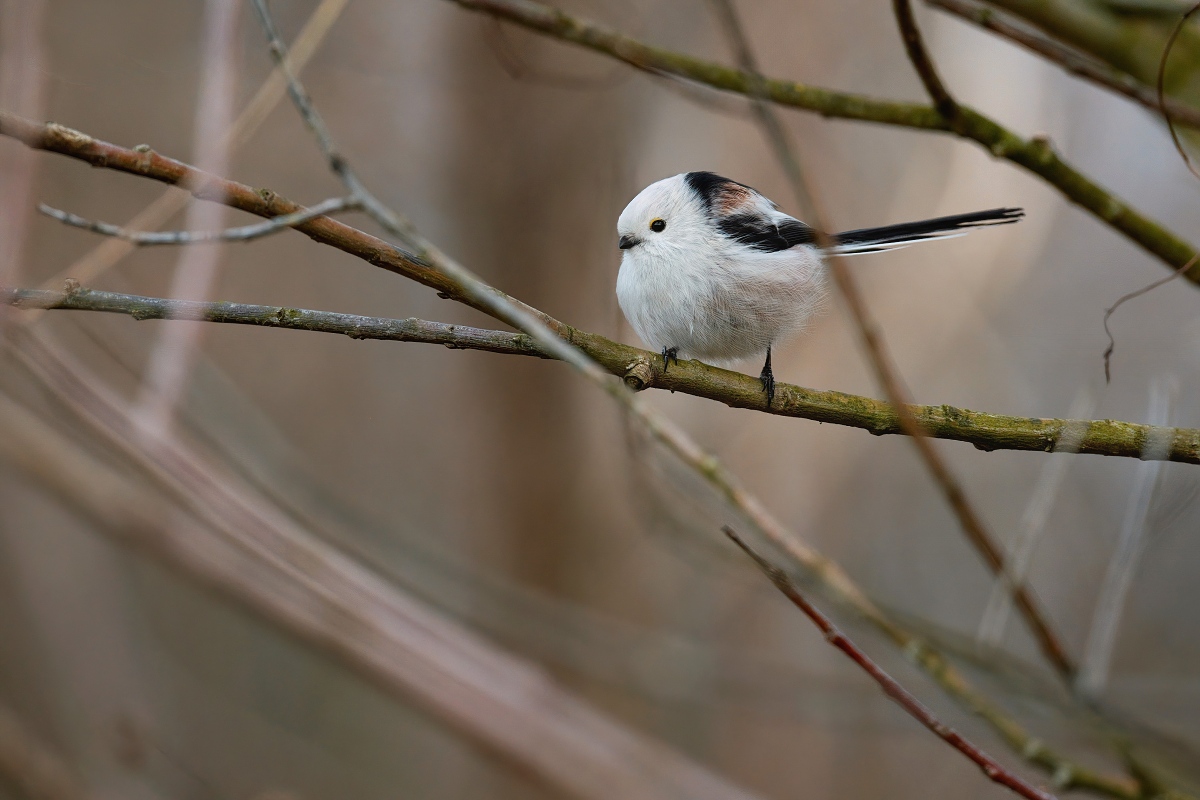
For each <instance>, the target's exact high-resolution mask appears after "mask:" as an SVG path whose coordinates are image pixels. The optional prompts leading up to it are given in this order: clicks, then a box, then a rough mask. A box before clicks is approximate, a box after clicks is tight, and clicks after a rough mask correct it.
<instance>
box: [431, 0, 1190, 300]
mask: <svg viewBox="0 0 1200 800" xmlns="http://www.w3.org/2000/svg"><path fill="white" fill-rule="evenodd" d="M452 2H455V3H457V4H458V5H460V6H462V7H463V8H466V9H470V10H472V11H478V12H481V13H484V14H489V15H491V16H494V17H497V18H499V19H504V20H508V21H510V22H514V23H516V24H518V25H521V26H523V27H526V28H529V29H530V30H534V31H537V32H539V33H543V34H546V35H548V36H552V37H554V38H557V39H561V40H563V41H567V42H572V43H574V44H578V45H582V46H584V47H587V48H590V49H592V50H595V51H596V52H598V53H603V54H604V55H607V56H610V57H612V58H616V59H618V60H620V61H624V62H625V63H627V64H629V65H631V66H633V67H636V68H638V69H641V70H645V71H647V72H652V73H665V74H669V75H675V76H678V77H681V78H687V79H688V80H693V81H696V82H698V83H703V84H706V85H708V86H711V87H713V88H715V89H721V90H724V91H729V92H736V93H738V94H745V95H751V94H753V93H754V92H755V84H754V78H753V76H750V75H748V74H746V73H745V72H743V71H741V70H737V69H733V68H731V67H725V66H721V65H719V64H715V63H713V62H710V61H704V60H702V59H698V58H692V57H691V56H687V55H683V54H681V53H675V52H672V51H670V50H664V49H662V48H658V47H652V46H650V45H647V44H644V43H642V42H639V41H637V40H636V39H632V38H630V37H628V36H625V35H624V34H621V33H618V32H617V31H614V30H611V29H609V28H605V27H603V26H601V25H597V24H595V23H592V22H590V21H587V20H583V19H579V18H577V17H572V16H570V15H568V14H565V13H563V12H561V11H558V10H557V9H553V8H550V7H549V6H544V5H542V4H540V3H534V2H530V0H452ZM759 91H760V92H762V93H763V94H765V96H766V97H767V98H768V99H770V100H771V101H772V102H775V103H778V104H779V105H784V106H791V107H793V108H800V109H804V110H806V111H815V112H816V113H818V114H821V115H823V116H826V117H838V118H841V119H853V120H860V121H863V122H879V123H883V124H886V125H898V126H902V127H906V128H917V129H921V130H930V131H945V132H952V133H955V134H957V135H959V136H961V137H963V138H965V139H970V140H971V141H974V142H976V143H978V144H980V145H982V146H983V147H984V148H985V149H987V150H988V152H990V153H991V154H992V155H994V156H996V157H997V158H1003V159H1005V160H1007V161H1011V162H1012V163H1014V164H1018V165H1020V166H1022V167H1024V168H1025V169H1027V170H1029V171H1030V172H1032V173H1033V174H1035V175H1037V176H1039V177H1041V178H1042V179H1044V180H1045V181H1046V182H1047V183H1049V184H1050V185H1052V186H1054V187H1055V188H1056V189H1058V190H1059V192H1061V193H1062V194H1063V196H1064V197H1066V198H1067V199H1068V200H1070V201H1071V202H1073V203H1075V204H1077V205H1079V206H1081V207H1082V208H1084V209H1086V210H1087V211H1090V212H1091V213H1092V214H1093V215H1095V216H1096V217H1098V218H1099V219H1100V220H1102V221H1103V222H1105V223H1106V224H1108V225H1109V226H1110V227H1112V228H1113V229H1115V230H1117V231H1120V232H1121V233H1123V234H1124V235H1125V236H1127V237H1128V238H1129V239H1131V240H1133V241H1134V242H1135V243H1136V244H1138V245H1140V246H1141V247H1142V248H1144V249H1145V250H1146V251H1148V252H1149V253H1151V254H1152V255H1154V256H1156V257H1158V258H1159V259H1160V260H1162V261H1163V262H1165V263H1166V264H1167V265H1169V266H1171V267H1173V268H1175V269H1178V268H1179V267H1181V266H1183V265H1184V264H1186V263H1187V261H1188V259H1190V258H1191V257H1192V255H1193V254H1194V253H1195V249H1194V248H1193V247H1192V246H1191V245H1190V244H1188V243H1187V242H1186V241H1184V240H1183V239H1181V238H1179V237H1178V236H1176V235H1175V234H1173V233H1172V232H1171V231H1169V230H1167V229H1166V228H1164V227H1163V226H1162V225H1159V224H1158V223H1157V222H1155V221H1154V220H1152V219H1150V218H1149V217H1147V216H1145V215H1144V214H1142V213H1140V212H1139V211H1137V210H1136V209H1134V208H1132V207H1131V206H1129V205H1128V204H1126V203H1125V202H1123V201H1122V200H1120V199H1119V198H1118V197H1116V196H1115V195H1114V194H1112V193H1111V192H1109V191H1108V190H1106V189H1104V188H1103V187H1101V186H1100V185H1099V184H1097V183H1095V182H1094V181H1092V180H1091V179H1089V178H1088V177H1087V176H1086V175H1084V174H1083V173H1081V172H1080V171H1079V170H1077V169H1075V168H1074V167H1072V166H1071V165H1070V164H1068V163H1067V162H1066V161H1064V160H1063V159H1062V158H1061V157H1059V155H1058V154H1057V153H1055V152H1054V149H1053V148H1052V147H1051V146H1050V142H1049V141H1048V140H1046V139H1044V138H1041V137H1034V138H1031V139H1024V138H1022V137H1020V136H1018V135H1017V134H1015V133H1013V132H1012V131H1010V130H1008V129H1007V128H1005V127H1003V126H1002V125H1000V124H999V123H997V122H995V121H993V120H991V119H990V118H988V117H986V116H984V115H983V114H980V113H979V112H978V111H975V110H973V109H971V108H969V107H967V106H963V105H960V106H959V111H960V113H959V114H958V115H957V116H956V117H955V119H954V121H953V122H952V123H951V122H948V121H947V120H945V119H944V118H943V117H942V116H941V114H939V113H938V112H937V111H936V110H935V109H933V108H930V107H928V106H924V105H917V104H914V103H903V102H893V101H888V100H879V99H876V98H871V97H864V96H862V95H856V94H849V93H845V92H835V91H831V90H828V89H822V88H818V87H814V86H806V85H804V84H801V83H796V82H794V81H786V80H780V79H776V78H767V79H765V81H764V82H763V84H762V86H761V87H760V89H759ZM1186 277H1187V279H1188V280H1189V281H1191V282H1193V283H1197V284H1200V264H1198V265H1196V266H1194V267H1192V268H1191V269H1190V270H1188V272H1187V273H1186Z"/></svg>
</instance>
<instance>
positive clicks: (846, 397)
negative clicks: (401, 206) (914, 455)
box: [0, 234, 1200, 464]
mask: <svg viewBox="0 0 1200 800" xmlns="http://www.w3.org/2000/svg"><path fill="white" fill-rule="evenodd" d="M364 235H366V234H364ZM0 303H2V304H5V305H11V306H16V307H17V308H22V309H61V310H71V311H100V312H107V313H112V314H125V315H127V316H130V317H133V318H134V319H137V320H147V319H186V320H197V321H202V322H220V323H231V324H235V325H256V326H259V327H264V328H287V329H290V330H304V331H315V332H319V333H337V334H341V335H343V336H349V337H350V338H352V339H382V340H388V341H399V342H420V343H425V344H440V345H443V346H445V347H448V348H450V349H452V350H484V351H487V352H490V353H502V354H505V355H525V356H537V357H538V358H547V359H553V358H555V356H554V355H552V354H551V353H550V352H548V351H547V350H545V349H544V348H542V347H541V346H540V345H538V343H537V342H535V341H534V340H533V339H532V338H530V337H529V336H527V335H526V334H519V333H508V332H505V331H495V330H486V329H482V328H472V327H469V326H466V325H449V324H446V323H442V322H428V321H426V320H421V319H415V318H409V319H388V318H384V317H366V316H359V315H357V314H341V313H337V312H332V311H312V310H307V309H302V308H289V307H286V306H266V305H251V304H247V303H227V302H198V301H192V300H167V299H163V298H157V297H143V296H140V295H131V294H118V293H116V292H102V291H97V290H95V289H84V288H80V287H75V286H72V287H70V288H69V289H68V290H67V291H65V292H62V291H51V290H47V289H5V288H0ZM570 331H571V334H570V335H571V336H572V341H574V342H575V344H576V345H577V346H578V347H580V348H581V349H582V350H583V351H584V352H585V353H587V354H588V355H589V356H591V357H592V358H594V359H595V360H596V362H597V363H599V364H600V365H601V366H602V367H604V368H605V369H606V370H607V371H608V372H609V373H611V374H612V375H615V376H617V377H619V378H621V379H622V380H624V381H625V383H626V385H628V386H630V388H633V389H637V390H641V389H648V388H655V389H665V390H667V391H671V392H680V393H682V394H690V395H693V396H695V397H703V398H705V399H708V400H716V401H717V402H721V403H724V404H726V405H728V406H730V407H732V408H746V409H754V410H759V411H764V410H766V409H764V408H763V399H762V387H761V386H760V385H759V384H758V382H757V379H754V378H751V377H749V376H747V375H742V374H741V373H738V372H732V371H730V370H724V369H721V368H719V367H714V366H711V365H708V364H704V363H701V362H699V361H680V362H679V365H678V366H676V365H675V364H674V363H672V364H671V370H670V372H666V373H664V372H662V360H661V358H660V357H658V356H657V355H656V354H654V353H651V352H650V351H648V350H641V349H639V348H636V347H630V346H628V345H623V344H620V343H618V342H614V341H611V340H609V339H606V338H604V337H603V336H598V335H596V334H593V333H584V332H583V331H577V330H574V329H570ZM776 392H777V393H776V395H775V403H773V404H772V406H771V408H770V411H769V413H772V414H777V415H779V416H787V417H797V418H800V419H809V420H814V421H816V422H828V423H830V424H833V425H844V426H846V427H851V428H860V429H862V430H866V431H869V432H870V433H872V434H874V435H876V436H880V435H885V434H902V433H903V429H902V428H901V426H900V421H899V419H898V418H897V415H896V414H895V412H894V411H893V409H892V407H891V406H890V405H889V404H887V403H884V402H882V401H879V400H874V399H872V398H869V397H862V396H860V395H853V394H845V393H843V392H831V391H818V390H815V389H806V388H804V387H803V386H795V385H792V384H788V383H780V384H779V385H778V387H777V388H776ZM908 410H909V412H910V413H911V414H912V415H913V419H914V420H916V422H917V423H918V425H920V426H921V427H922V428H923V429H924V430H925V431H927V432H928V433H929V434H930V435H932V436H934V437H935V438H939V439H950V440H954V441H963V442H970V443H971V444H973V445H975V447H977V448H979V449H980V450H988V451H990V450H1038V451H1046V452H1049V451H1050V450H1052V449H1053V448H1054V445H1055V444H1057V443H1058V441H1059V437H1060V436H1062V435H1064V434H1065V435H1066V436H1067V437H1068V438H1070V439H1071V440H1072V441H1071V447H1070V452H1078V453H1086V454H1092V455H1106V456H1127V457H1132V458H1146V459H1151V460H1161V461H1178V462H1182V463H1187V464H1200V429H1196V428H1171V427H1165V426H1159V425H1141V424H1138V423H1133V422H1118V421H1115V420H1077V419H1055V418H1049V419H1046V418H1043V419H1039V418H1036V417H1010V416H1003V415H1000V414H987V413H983V412H979V411H970V410H968V409H963V408H955V407H953V406H945V405H941V406H923V405H910V406H908ZM1080 431H1084V432H1085V433H1084V434H1083V436H1082V439H1081V440H1079V441H1078V444H1076V440H1075V437H1077V436H1078V435H1079V432H1080ZM1147 443H1150V444H1149V445H1147ZM1155 443H1162V444H1166V443H1170V444H1168V445H1166V447H1159V446H1157V445H1156V444H1155ZM1076 448H1078V449H1076Z"/></svg>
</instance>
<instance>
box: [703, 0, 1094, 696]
mask: <svg viewBox="0 0 1200 800" xmlns="http://www.w3.org/2000/svg"><path fill="white" fill-rule="evenodd" d="M714 2H715V3H716V5H717V7H718V10H719V11H720V12H721V15H722V18H723V20H724V21H725V27H726V29H727V30H728V31H729V33H730V36H731V38H732V39H733V40H734V50H735V51H736V53H737V56H738V66H739V67H740V68H741V69H742V71H743V72H745V73H747V74H748V75H751V76H753V77H754V80H753V86H752V90H753V92H754V94H755V95H756V96H755V107H756V108H757V110H758V112H759V118H760V121H761V122H762V125H763V129H764V131H765V132H766V133H767V138H768V139H769V140H770V142H771V143H772V145H773V147H774V149H775V152H776V155H777V157H778V158H779V160H780V162H781V163H782V164H783V166H784V168H785V170H786V171H787V173H788V176H789V178H790V179H791V183H792V188H793V190H794V192H795V194H796V196H797V198H798V199H799V200H800V202H801V203H802V204H807V205H808V206H810V207H811V208H812V209H813V213H814V214H815V215H816V216H815V219H813V220H810V221H811V222H813V223H815V231H816V232H817V240H818V244H820V245H821V246H822V247H823V248H824V247H828V246H829V244H830V242H828V241H827V240H828V236H827V234H826V233H825V231H827V230H829V227H828V218H827V217H826V215H825V214H824V213H823V212H822V209H821V205H820V203H818V202H817V198H816V196H815V195H814V193H813V191H812V190H811V188H810V187H809V186H808V183H807V181H806V180H805V178H804V174H803V172H802V170H801V169H800V162H799V158H798V157H797V155H796V154H795V152H794V149H793V147H792V144H791V142H790V140H789V139H788V138H787V135H786V133H785V132H784V130H783V125H782V124H781V123H780V122H779V120H778V118H777V117H776V115H775V113H774V109H772V108H771V107H770V106H769V105H768V104H767V103H766V100H765V97H763V96H762V88H763V80H762V78H761V76H759V73H758V67H757V64H756V63H755V60H754V57H753V53H752V52H751V49H750V45H749V41H748V40H747V39H746V37H745V34H744V33H743V32H742V28H741V25H740V24H739V23H738V20H737V15H736V13H735V11H734V9H733V6H732V3H731V2H730V0H714ZM895 9H896V17H897V20H898V21H899V23H900V27H901V30H902V32H903V33H904V39H905V44H906V46H907V48H908V51H909V54H910V56H911V57H912V58H913V59H914V63H916V64H917V68H918V71H919V72H921V77H922V80H923V81H925V82H926V85H927V86H929V87H930V89H929V90H930V92H931V93H934V92H937V93H939V94H940V95H941V97H940V99H939V100H938V108H939V113H942V111H941V109H943V108H945V109H946V111H945V114H946V115H948V117H949V116H952V115H955V114H957V110H958V105H957V103H955V102H954V100H953V99H952V98H951V97H950V95H949V94H948V93H947V92H946V90H945V88H944V87H942V84H941V81H940V80H939V79H938V77H937V74H936V71H935V70H934V67H933V62H932V60H931V59H930V58H929V56H928V55H927V54H926V53H925V49H924V45H923V44H922V42H921V35H920V32H919V31H918V30H917V28H916V25H915V23H914V22H913V19H912V13H911V9H910V8H909V6H908V2H907V0H895ZM826 266H827V268H828V269H829V271H830V272H831V273H832V275H833V278H834V284H835V285H836V286H837V287H838V289H839V291H840V292H841V295H842V298H843V299H844V300H845V301H846V304H847V306H848V307H849V308H850V311H851V316H852V317H853V319H854V323H855V326H856V327H857V329H858V332H859V335H860V338H861V340H862V343H863V347H864V349H865V351H866V354H867V358H868V361H869V362H870V364H871V367H872V369H873V371H874V372H875V376H876V380H877V381H878V382H879V385H880V386H881V387H882V388H883V391H884V395H885V396H886V397H887V399H888V401H889V402H891V404H892V407H893V408H895V409H896V412H897V420H898V422H899V424H900V427H901V429H902V430H903V431H904V432H905V433H906V434H907V435H908V436H909V437H910V438H911V440H912V443H913V444H914V445H915V446H916V448H917V453H918V455H919V456H920V458H921V460H922V461H923V462H924V464H925V467H926V469H928V471H929V473H930V474H931V475H932V477H933V479H934V481H935V482H936V483H937V485H938V487H939V488H940V489H941V492H942V495H943V497H945V499H946V502H947V504H949V506H950V509H951V511H952V512H953V513H954V515H955V517H956V518H957V519H958V523H959V526H960V527H961V528H962V530H963V532H964V533H965V534H966V537H967V539H968V541H970V542H971V544H972V545H974V547H975V548H976V550H978V551H979V552H980V554H981V555H982V556H983V557H984V560H985V561H986V562H987V565H988V567H989V568H990V569H991V570H992V572H993V573H995V574H998V575H1007V571H1006V569H1005V565H1004V557H1003V555H1002V553H1001V550H1000V548H999V547H997V546H996V544H995V542H994V541H993V539H992V536H991V534H990V533H989V532H988V530H987V528H986V527H985V526H984V523H983V519H982V518H981V517H980V516H979V514H978V513H977V512H976V511H975V509H974V507H973V506H972V505H971V503H970V501H969V500H968V499H967V495H966V491H965V490H964V489H963V487H962V484H961V483H960V482H959V481H958V478H957V477H956V476H955V475H954V473H953V472H951V470H950V467H949V466H948V465H947V464H946V462H945V460H944V459H943V458H942V457H941V455H940V454H939V453H938V452H937V450H936V449H935V448H934V447H933V445H932V444H931V443H930V442H929V441H928V439H927V437H926V434H925V431H924V430H923V429H922V428H921V426H920V424H919V423H918V422H917V421H916V420H915V419H914V418H913V416H912V414H911V413H909V410H908V409H909V406H910V405H911V399H910V397H909V393H908V391H907V390H906V389H905V387H904V381H903V379H902V378H901V376H900V371H899V369H898V368H897V367H896V364H895V362H894V361H893V360H892V358H891V356H890V355H889V353H888V349H887V344H886V342H885V341H884V339H883V332H882V330H881V329H880V327H879V325H878V323H876V321H875V320H874V318H873V317H872V316H871V313H870V310H869V309H868V308H867V305H866V301H865V300H864V299H863V296H862V291H861V289H860V288H859V286H858V282H857V281H856V280H855V279H854V275H853V274H852V273H851V272H850V269H849V267H848V266H847V265H846V263H845V261H844V260H842V259H827V260H826ZM1009 583H1010V584H1011V585H1012V587H1013V599H1014V601H1015V603H1016V605H1017V607H1018V608H1019V609H1020V611H1021V614H1022V617H1023V618H1024V619H1025V621H1026V623H1027V624H1028V625H1029V627H1030V628H1031V630H1032V631H1033V634H1034V638H1035V639H1037V641H1038V644H1039V646H1040V647H1041V649H1042V651H1043V653H1045V655H1046V657H1047V658H1048V659H1049V660H1050V663H1051V664H1052V665H1053V666H1054V668H1055V669H1056V670H1058V671H1059V672H1060V673H1062V674H1064V675H1066V676H1069V675H1070V674H1071V670H1072V668H1071V664H1070V661H1069V659H1068V657H1067V655H1066V651H1065V649H1064V648H1063V646H1062V644H1061V642H1060V641H1059V638H1058V636H1057V635H1056V634H1055V633H1054V631H1053V629H1052V628H1051V627H1050V624H1049V622H1048V621H1047V619H1046V615H1045V613H1044V612H1043V611H1042V610H1041V609H1040V608H1039V607H1038V604H1037V602H1036V600H1035V599H1034V596H1033V593H1032V591H1031V590H1030V589H1029V588H1028V587H1026V586H1024V585H1023V584H1022V582H1020V581H1013V580H1010V581H1009Z"/></svg>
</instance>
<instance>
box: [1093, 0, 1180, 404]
mask: <svg viewBox="0 0 1200 800" xmlns="http://www.w3.org/2000/svg"><path fill="white" fill-rule="evenodd" d="M1196 11H1200V3H1196V5H1194V6H1192V7H1191V8H1190V9H1188V10H1187V11H1186V12H1184V14H1183V16H1181V17H1180V18H1179V21H1178V22H1177V23H1175V27H1174V28H1173V29H1172V30H1171V35H1170V36H1169V37H1168V38H1167V43H1166V45H1165V46H1164V47H1163V53H1162V58H1160V59H1159V62H1158V79H1157V80H1156V81H1155V84H1156V90H1157V95H1156V100H1157V102H1158V109H1159V111H1160V113H1162V115H1163V119H1165V120H1166V121H1167V130H1168V131H1169V132H1170V134H1171V142H1172V143H1173V144H1174V145H1175V150H1176V152H1178V153H1179V157H1180V158H1181V159H1183V163H1184V166H1186V167H1187V168H1188V171H1189V172H1191V173H1192V174H1193V175H1195V176H1196V177H1197V178H1200V172H1198V171H1197V170H1196V166H1195V165H1194V164H1193V163H1192V158H1191V156H1189V155H1188V153H1187V150H1185V149H1184V147H1183V143H1182V142H1180V141H1179V133H1178V132H1177V131H1176V130H1175V122H1174V119H1173V116H1172V112H1171V111H1170V110H1168V108H1167V99H1166V95H1165V94H1164V93H1163V82H1164V78H1165V77H1166V73H1167V57H1168V56H1169V55H1170V54H1171V48H1172V47H1173V46H1174V45H1175V40H1176V38H1178V36H1179V32H1180V31H1181V30H1183V26H1184V23H1186V22H1187V20H1188V17H1190V16H1191V15H1192V14H1194V13H1196ZM1197 259H1200V253H1197V254H1196V255H1194V256H1192V257H1191V258H1190V259H1188V261H1187V262H1186V263H1184V264H1181V265H1180V266H1179V268H1178V269H1176V270H1175V271H1174V272H1173V273H1172V274H1170V275H1168V276H1167V277H1165V278H1159V279H1158V280H1156V281H1152V282H1151V283H1148V284H1146V285H1145V286H1143V287H1142V288H1140V289H1138V290H1136V291H1133V292H1130V293H1129V294H1125V295H1122V296H1121V297H1119V298H1118V299H1117V302H1115V303H1113V304H1112V305H1111V306H1109V307H1108V308H1106V309H1105V310H1104V335H1105V336H1107V337H1108V347H1107V348H1105V350H1104V382H1105V383H1111V382H1112V354H1113V350H1115V349H1116V347H1117V341H1116V339H1114V338H1113V335H1112V331H1111V330H1109V327H1108V318H1109V317H1111V316H1112V315H1113V312H1114V311H1116V310H1117V308H1119V307H1120V306H1121V305H1122V304H1123V303H1125V302H1126V301H1127V300H1132V299H1134V298H1135V297H1140V296H1142V295H1144V294H1146V293H1147V292H1149V291H1152V290H1154V289H1157V288H1158V287H1159V286H1162V285H1163V284H1165V283H1170V282H1171V281H1173V280H1175V279H1176V278H1178V277H1179V276H1180V275H1184V274H1186V273H1187V271H1188V270H1189V269H1190V268H1191V267H1192V265H1193V264H1195V263H1196V261H1197Z"/></svg>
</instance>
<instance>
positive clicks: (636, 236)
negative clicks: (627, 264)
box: [617, 175, 712, 259]
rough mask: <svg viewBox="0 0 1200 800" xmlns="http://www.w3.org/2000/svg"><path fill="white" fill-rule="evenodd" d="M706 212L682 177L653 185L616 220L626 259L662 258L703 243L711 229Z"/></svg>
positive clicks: (618, 235)
mask: <svg viewBox="0 0 1200 800" xmlns="http://www.w3.org/2000/svg"><path fill="white" fill-rule="evenodd" d="M711 227H712V226H711V225H710V224H709V220H708V213H707V209H706V208H705V205H704V203H703V202H702V200H701V199H700V197H699V196H698V195H697V194H696V192H695V190H693V189H692V187H691V186H689V185H688V183H687V180H686V176H685V175H675V176H674V177H671V178H664V179H663V180H661V181H657V182H656V183H652V184H650V185H649V186H647V187H646V188H645V189H643V190H642V191H641V192H640V193H639V194H638V196H637V197H635V198H633V199H632V200H630V201H629V205H627V206H625V210H624V211H622V212H621V216H620V218H619V219H618V220H617V237H618V238H617V246H618V247H619V248H621V250H622V251H624V257H625V258H627V259H628V258H635V259H640V258H656V257H657V258H665V257H669V256H670V255H672V254H674V253H681V252H683V251H687V250H689V249H691V248H693V247H695V246H697V245H698V244H702V243H703V242H704V241H705V240H706V239H707V237H708V232H709V231H710V230H711Z"/></svg>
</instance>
